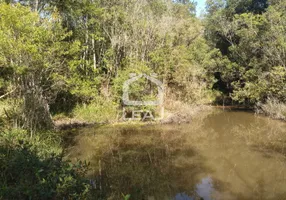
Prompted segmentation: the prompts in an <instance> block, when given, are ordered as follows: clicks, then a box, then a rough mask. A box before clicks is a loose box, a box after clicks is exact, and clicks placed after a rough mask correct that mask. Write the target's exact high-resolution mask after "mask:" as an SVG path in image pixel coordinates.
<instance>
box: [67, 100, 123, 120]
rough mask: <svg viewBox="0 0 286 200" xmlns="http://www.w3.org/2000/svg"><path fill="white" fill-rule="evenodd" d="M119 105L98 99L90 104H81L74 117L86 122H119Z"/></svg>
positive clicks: (77, 107)
mask: <svg viewBox="0 0 286 200" xmlns="http://www.w3.org/2000/svg"><path fill="white" fill-rule="evenodd" d="M117 108H118V106H117V104H116V103H114V102H112V101H111V100H107V99H104V98H102V97H97V98H96V99H94V100H93V101H92V102H91V103H89V104H79V105H77V106H76V107H75V109H74V110H73V112H72V116H73V117H74V118H75V119H77V120H79V121H84V122H90V123H108V122H115V121H116V120H117Z"/></svg>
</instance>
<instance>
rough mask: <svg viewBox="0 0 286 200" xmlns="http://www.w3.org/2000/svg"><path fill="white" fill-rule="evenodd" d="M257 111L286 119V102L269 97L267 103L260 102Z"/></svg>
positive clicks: (274, 117)
mask: <svg viewBox="0 0 286 200" xmlns="http://www.w3.org/2000/svg"><path fill="white" fill-rule="evenodd" d="M256 113H263V114H265V115H267V116H270V117H271V118H273V119H281V120H286V104H285V103H283V102H281V101H279V100H277V99H271V98H268V99H267V101H266V103H264V104H262V103H258V104H257V106H256Z"/></svg>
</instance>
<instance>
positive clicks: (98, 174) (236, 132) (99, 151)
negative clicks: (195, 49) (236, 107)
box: [66, 110, 286, 200]
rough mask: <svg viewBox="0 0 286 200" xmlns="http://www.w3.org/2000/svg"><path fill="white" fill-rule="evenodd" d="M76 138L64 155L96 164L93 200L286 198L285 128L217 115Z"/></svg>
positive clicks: (250, 117) (84, 132)
mask: <svg viewBox="0 0 286 200" xmlns="http://www.w3.org/2000/svg"><path fill="white" fill-rule="evenodd" d="M76 132H77V133H76V136H75V137H73V141H72V142H70V145H69V147H67V150H66V157H67V158H68V159H71V160H74V161H75V160H77V159H80V160H87V161H89V162H90V166H91V167H90V171H89V173H88V178H89V179H90V181H91V184H92V185H93V188H94V191H95V192H94V195H95V199H110V200H111V199H124V196H126V195H130V200H131V199H132V200H169V199H170V200H197V199H199V200H202V199H203V200H212V199H216V200H232V199H235V200H236V199H237V200H255V199H259V200H264V199H265V200H268V199H269V200H272V199H273V200H274V199H275V200H276V199H281V200H282V199H286V149H285V145H286V123H284V122H280V121H275V120H271V119H268V118H265V117H261V116H256V115H254V114H253V113H249V112H242V111H221V110H215V111H214V112H212V113H208V114H201V116H198V117H196V118H195V119H193V120H192V122H191V123H189V124H181V125H179V124H178V125H150V124H146V125H140V126H138V125H124V126H122V125H114V126H97V127H92V128H83V129H79V130H76ZM126 199H127V198H126Z"/></svg>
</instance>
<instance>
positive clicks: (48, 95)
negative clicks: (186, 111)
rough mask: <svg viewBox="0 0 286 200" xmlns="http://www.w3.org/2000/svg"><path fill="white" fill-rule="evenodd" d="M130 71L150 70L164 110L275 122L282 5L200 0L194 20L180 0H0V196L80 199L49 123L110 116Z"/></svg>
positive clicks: (283, 61)
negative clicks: (227, 109)
mask: <svg viewBox="0 0 286 200" xmlns="http://www.w3.org/2000/svg"><path fill="white" fill-rule="evenodd" d="M130 73H137V74H140V73H145V74H152V73H156V74H157V78H158V79H159V80H161V81H162V82H163V84H164V87H165V93H164V96H165V105H164V106H165V108H166V110H168V108H169V107H171V105H173V104H175V103H174V102H179V104H184V105H192V106H194V105H195V106H198V105H232V106H243V107H247V108H251V109H253V110H256V111H257V112H259V113H264V114H266V115H269V116H271V117H273V118H277V119H282V120H283V119H284V120H285V119H286V1H285V0H240V1H237V0H207V5H206V12H205V13H204V14H203V15H202V16H201V17H197V16H196V3H195V2H193V1H191V0H176V1H175V0H173V1H172V0H140V1H138V0H105V1H104V0H80V1H76V0H0V100H1V102H0V125H1V127H0V130H1V136H0V145H1V147H0V190H1V191H0V199H2V198H3V199H63V198H64V197H67V198H68V199H85V198H87V196H88V195H90V194H89V185H88V182H87V181H86V180H84V178H82V174H84V172H85V170H86V165H87V164H86V163H77V164H74V165H73V164H70V163H68V162H66V161H63V158H62V157H63V155H62V151H63V150H62V148H61V147H60V146H61V140H62V139H61V136H60V134H58V133H53V132H55V131H54V128H55V121H56V120H58V119H72V118H75V119H79V120H82V121H92V122H107V123H108V122H115V121H118V120H120V114H118V113H120V112H121V107H122V99H121V96H122V86H123V82H124V81H125V80H126V79H128V76H129V74H130ZM136 91H137V93H140V91H141V88H135V92H136ZM47 147H49V148H47ZM19 159H20V161H19ZM27 160H30V161H27ZM19 162H20V163H22V164H19ZM32 166H33V167H32ZM22 169H26V170H22ZM43 170H45V171H46V173H44V174H43V173H41V172H42V171H43ZM58 177H61V178H60V179H58Z"/></svg>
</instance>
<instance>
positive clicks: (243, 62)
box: [206, 0, 286, 105]
mask: <svg viewBox="0 0 286 200" xmlns="http://www.w3.org/2000/svg"><path fill="white" fill-rule="evenodd" d="M228 3H229V4H227V6H226V7H222V8H220V9H218V10H216V11H214V12H213V11H210V13H209V16H208V18H207V20H206V22H207V32H206V37H207V38H208V39H209V41H212V43H213V45H215V46H216V47H218V48H219V49H220V51H221V53H222V54H223V55H225V56H224V58H223V60H224V62H221V64H220V65H218V66H217V68H216V69H215V70H216V71H218V72H219V73H220V74H221V77H220V79H219V81H220V82H221V83H223V84H221V85H226V86H227V90H223V89H224V88H223V87H222V86H220V88H219V89H220V90H221V91H223V92H224V94H225V95H229V96H230V97H231V98H232V99H233V100H235V101H236V102H238V103H244V104H249V105H254V104H255V103H257V102H259V101H261V102H265V101H266V99H267V98H269V97H270V98H276V99H279V100H281V101H285V83H286V82H285V69H286V63H285V60H286V57H285V53H283V52H285V50H286V46H285V44H286V42H285V41H286V37H285V33H286V29H285V19H286V18H285V10H286V6H285V3H284V2H282V1H281V2H279V1H278V2H275V3H273V4H271V5H270V6H269V7H268V3H267V2H266V1H261V2H260V4H258V1H254V0H253V1H247V2H245V3H246V4H247V5H246V4H245V5H244V6H245V7H244V8H242V7H243V6H242V5H240V4H235V3H234V1H233V2H232V1H228ZM232 6H234V8H235V9H234V12H233V13H232V14H231V15H229V13H228V11H229V10H230V9H231V8H232ZM240 6H242V7H240ZM251 6H252V7H251ZM253 6H254V7H253ZM255 6H257V7H256V8H255ZM239 7H240V8H239ZM266 7H268V8H267V9H265V8H266ZM237 9H238V10H239V11H238V10H237ZM249 11H250V12H249ZM214 24H216V25H215V26H214Z"/></svg>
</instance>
